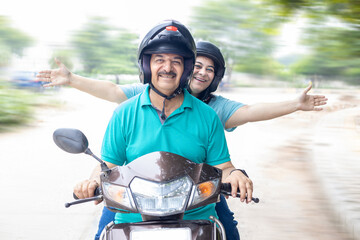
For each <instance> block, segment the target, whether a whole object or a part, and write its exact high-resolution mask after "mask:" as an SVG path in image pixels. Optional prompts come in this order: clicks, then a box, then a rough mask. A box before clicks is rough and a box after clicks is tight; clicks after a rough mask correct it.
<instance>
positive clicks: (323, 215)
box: [0, 0, 360, 239]
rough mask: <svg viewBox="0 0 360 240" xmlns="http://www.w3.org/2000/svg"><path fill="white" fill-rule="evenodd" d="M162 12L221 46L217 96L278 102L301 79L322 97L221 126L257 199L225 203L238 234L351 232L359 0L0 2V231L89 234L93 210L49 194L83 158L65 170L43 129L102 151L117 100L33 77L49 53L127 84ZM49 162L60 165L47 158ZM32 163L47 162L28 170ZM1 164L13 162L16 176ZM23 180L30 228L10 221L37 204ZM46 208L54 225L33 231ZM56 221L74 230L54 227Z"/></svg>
mask: <svg viewBox="0 0 360 240" xmlns="http://www.w3.org/2000/svg"><path fill="white" fill-rule="evenodd" d="M164 19H176V20H179V21H181V22H182V23H184V24H185V25H186V26H188V27H189V29H190V30H191V32H192V33H193V35H194V38H195V39H196V40H208V41H211V42H213V43H215V44H216V45H217V46H218V47H219V48H220V49H221V50H222V52H223V54H224V55H225V60H226V65H227V72H226V76H225V78H224V79H223V81H222V83H221V85H220V88H219V89H218V93H219V94H221V95H223V96H225V97H228V98H230V99H232V100H236V101H240V102H244V103H248V104H251V103H257V102H274V101H281V100H289V99H293V98H295V97H296V96H298V95H299V94H300V93H301V91H302V88H304V87H305V86H306V85H307V84H308V83H309V82H310V81H312V83H313V88H314V89H313V90H312V91H311V92H310V93H312V94H322V95H326V97H328V99H329V101H328V104H327V105H326V106H325V107H324V110H323V111H321V112H316V113H315V112H307V113H304V112H296V113H293V114H291V115H288V116H285V117H282V118H279V119H275V120H272V121H268V122H263V123H251V124H246V125H245V126H241V127H239V128H238V129H237V130H236V131H235V132H234V133H230V134H229V133H227V139H228V144H229V148H230V153H231V154H232V159H234V162H235V163H236V164H237V165H238V166H239V167H240V166H241V168H246V169H249V171H250V172H252V174H250V176H251V177H252V176H253V177H252V178H253V181H254V183H255V186H256V187H257V188H256V189H258V190H256V192H257V193H258V195H259V197H260V198H261V199H264V200H263V201H262V202H261V203H260V204H258V205H256V206H255V205H251V206H241V207H240V208H239V207H238V204H237V202H234V201H232V200H230V202H231V208H232V209H233V210H234V211H235V213H236V217H237V219H238V220H239V230H240V233H241V235H242V236H243V237H242V239H288V238H290V237H293V238H295V239H297V238H301V239H360V200H359V199H360V185H359V183H360V177H359V176H358V173H359V172H360V163H359V159H360V156H359V155H360V130H359V129H360V127H359V125H360V111H359V103H360V97H359V96H360V94H359V93H360V41H359V40H358V39H360V31H359V30H360V2H359V1H336V0H325V1H316V0H315V1H308V0H299V1H284V0H267V1H265V0H257V1H242V0H221V1H220V0H191V1H190V0H183V1H181V3H180V2H175V1H168V0H152V1H140V0H133V1H126V2H122V1H111V0H103V1H101V2H99V1H92V0H88V1H85V0H79V1H70V0H63V1H61V2H58V1H44V0H33V1H20V0H13V1H8V2H7V3H6V4H2V6H1V8H0V159H1V162H2V164H5V165H6V166H7V167H8V168H5V167H3V168H2V170H0V173H1V174H0V180H1V182H2V183H6V184H5V186H6V190H8V194H12V195H13V197H12V198H11V199H12V200H11V201H9V200H6V199H4V198H2V200H0V204H1V206H0V238H3V237H8V238H10V239H35V238H36V237H37V239H39V238H40V239H42V238H44V239H48V235H47V232H46V233H43V234H40V235H39V232H42V231H44V229H47V231H50V230H52V231H54V229H56V230H55V232H56V235H57V237H58V238H56V237H53V238H52V239H89V238H91V237H89V236H92V233H93V232H94V229H95V228H96V220H97V217H98V211H99V209H100V208H99V207H97V208H96V207H93V206H92V205H88V206H87V207H85V209H86V210H84V209H83V208H81V207H80V208H78V209H81V210H70V211H69V210H65V209H63V208H62V207H61V208H60V207H58V204H62V202H65V201H66V200H69V199H70V197H71V194H70V193H71V191H72V190H71V189H72V186H73V185H74V183H76V181H78V180H79V179H80V178H79V176H82V177H86V176H87V174H88V173H89V171H90V169H91V168H92V166H93V165H92V164H88V166H87V167H84V165H87V164H85V163H86V160H80V161H78V160H74V162H76V166H78V167H79V168H84V170H83V172H82V173H79V172H78V171H75V170H74V169H71V170H68V169H67V168H66V167H67V166H69V162H68V161H66V163H65V162H64V161H62V160H60V159H63V158H72V157H73V156H69V155H67V154H65V153H61V152H60V151H59V150H57V149H56V147H55V146H54V144H53V143H52V140H51V134H52V131H53V130H55V129H56V128H57V127H66V126H68V127H79V128H81V129H84V130H86V133H88V134H87V135H90V136H92V137H93V139H96V140H95V141H94V144H95V149H96V152H100V144H101V137H102V134H103V132H104V130H105V127H106V123H107V120H108V119H109V117H110V116H111V113H112V110H113V109H114V108H115V107H116V105H114V104H112V103H107V102H104V101H101V100H97V99H94V98H92V97H89V96H87V95H85V94H83V93H80V92H77V91H76V90H74V89H70V88H68V87H61V88H60V87H51V88H43V87H42V84H43V83H41V82H37V81H36V80H35V76H36V73H37V72H38V71H40V70H44V69H51V68H56V67H57V66H56V65H55V63H54V58H55V57H57V58H59V59H60V60H61V61H62V62H63V63H64V64H65V65H66V66H67V67H68V68H69V69H70V70H72V71H73V72H74V73H76V74H80V75H83V76H87V77H91V78H95V79H103V80H110V81H114V82H116V83H118V84H126V83H132V82H138V81H139V80H138V69H137V62H136V55H137V47H138V44H139V42H140V40H141V38H142V37H143V35H145V34H146V32H147V31H148V30H149V29H150V28H151V27H152V26H154V25H155V24H157V23H158V22H160V21H162V20H164ZM94 113H96V114H94ZM94 115H96V116H94ZM90 142H91V140H90ZM19 147H20V149H21V150H16V149H18V148H19ZM14 149H15V150H14ZM55 153H56V155H57V156H56V157H54V156H53V155H55ZM29 156H31V159H28V157H29ZM77 157H78V156H77ZM25 159H26V160H25ZM35 159H36V161H37V162H38V164H35V161H34V160H35ZM49 159H53V161H55V160H54V159H58V161H59V162H61V161H62V162H61V164H60V163H57V165H56V168H55V169H54V168H53V166H51V164H52V163H51V162H49V161H50V160H49ZM237 159H238V160H237ZM84 161H85V162H84ZM40 162H41V164H40ZM89 162H91V161H89ZM39 164H40V165H41V166H42V165H46V166H47V167H49V168H50V169H51V171H50V172H49V173H44V172H42V176H43V177H39V176H38V175H37V173H40V170H39V169H38V168H39V166H40V165H39ZM49 164H50V165H49ZM93 164H95V163H93ZM48 165H49V166H48ZM9 168H10V169H13V170H15V168H16V171H15V172H17V171H18V173H19V176H20V177H19V178H18V179H19V180H14V179H13V176H12V175H10V173H11V172H10V171H9ZM19 169H21V170H19ZM54 171H56V172H57V173H56V174H54ZM69 171H70V172H69ZM71 171H74V172H73V173H71ZM64 172H66V176H65V177H64ZM58 175H61V177H60V178H59V177H56V176H58ZM45 176H46V177H48V178H49V179H46V178H45ZM70 176H71V177H70ZM10 179H11V181H10ZM51 181H52V182H55V185H56V186H58V189H54V187H53V186H52V185H51V184H50V183H51ZM24 182H26V183H27V184H28V186H27V187H25V188H26V189H29V188H31V187H32V186H34V185H36V186H37V187H38V188H37V190H38V191H30V190H28V191H26V193H27V194H28V197H29V198H33V200H36V199H37V198H38V197H39V196H41V198H42V199H43V200H41V201H38V200H37V201H34V202H32V204H36V205H37V208H34V209H35V210H33V211H32V212H30V213H28V215H25V216H26V217H33V216H34V215H36V216H37V218H36V220H35V221H32V225H31V227H30V226H29V227H27V228H26V231H17V229H18V227H19V226H18V222H19V221H20V222H21V220H25V221H29V219H28V218H26V217H25V218H23V217H24V212H27V211H29V209H31V208H32V207H34V206H32V205H27V204H29V202H28V201H26V204H25V203H24V202H23V201H22V200H21V197H16V196H17V194H18V190H19V189H20V190H24ZM45 183H46V184H45ZM44 184H45V185H44ZM68 193H69V194H68ZM65 194H68V195H66V196H65ZM30 202H31V201H30ZM40 203H41V204H40ZM54 203H56V206H54ZM20 206H22V207H20ZM46 209H49V210H48V211H47V210H46ZM50 209H51V210H50ZM54 209H55V210H54ZM90 209H91V210H90ZM66 211H67V212H66ZM71 211H73V212H71ZM84 212H88V213H87V214H85V213H84ZM59 216H61V217H62V218H61V217H60V218H59ZM69 216H71V217H69ZM57 217H58V218H59V219H60V220H58V221H57V222H56V223H55V225H56V227H55V225H51V226H48V225H45V228H44V224H47V223H48V219H53V218H57ZM69 218H71V219H73V221H75V222H72V221H70V220H69ZM85 219H86V220H85ZM89 219H95V220H89ZM79 222H82V223H84V224H82V225H81V226H79ZM85 223H86V224H85ZM62 224H65V225H62ZM75 225H76V227H75ZM38 226H43V227H42V228H40V227H38ZM89 226H90V227H89ZM66 229H71V231H70V232H67V234H66V235H61V234H60V232H63V231H66ZM35 236H36V237H35Z"/></svg>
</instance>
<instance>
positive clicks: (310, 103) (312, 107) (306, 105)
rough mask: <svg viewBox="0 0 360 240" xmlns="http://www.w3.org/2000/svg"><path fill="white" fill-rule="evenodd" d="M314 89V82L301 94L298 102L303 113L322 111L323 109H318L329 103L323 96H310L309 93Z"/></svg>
mask: <svg viewBox="0 0 360 240" xmlns="http://www.w3.org/2000/svg"><path fill="white" fill-rule="evenodd" d="M311 88H312V82H310V83H309V86H307V88H306V89H305V90H304V91H303V92H302V93H301V95H300V96H299V98H298V100H299V103H298V110H303V111H321V110H323V108H321V107H317V106H321V105H325V104H326V103H327V100H328V99H327V98H326V97H325V96H323V95H308V92H309V91H310V89H311Z"/></svg>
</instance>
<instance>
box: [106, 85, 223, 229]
mask: <svg viewBox="0 0 360 240" xmlns="http://www.w3.org/2000/svg"><path fill="white" fill-rule="evenodd" d="M156 151H166V152H171V153H175V154H178V155H180V156H183V157H185V158H187V159H189V160H191V161H194V162H196V163H204V162H205V163H207V164H209V165H218V164H221V163H225V162H228V161H230V156H229V151H228V148H227V144H226V140H225V135H224V131H223V127H222V124H221V122H220V120H219V118H218V117H217V115H216V113H215V112H214V110H213V109H212V108H211V107H209V106H207V105H206V104H204V103H203V102H201V101H200V100H198V99H196V98H195V97H193V96H191V95H190V94H189V93H188V92H187V91H186V90H184V101H183V103H182V105H181V106H180V107H179V108H178V109H176V110H175V111H174V112H173V113H172V114H171V115H170V116H168V117H167V119H166V120H165V122H164V123H163V124H162V123H161V121H160V118H159V116H158V113H157V112H156V109H154V107H153V106H152V105H151V101H150V97H149V87H147V88H146V89H145V91H144V92H142V93H140V94H139V95H137V96H135V97H133V98H131V99H129V100H128V101H126V102H123V103H122V104H120V105H119V106H118V107H117V108H116V110H115V111H114V114H113V116H112V118H111V119H110V122H109V124H108V127H107V129H106V132H105V136H104V139H103V144H102V149H101V155H102V159H103V160H105V161H107V162H111V163H113V164H116V165H126V164H128V163H130V162H131V161H133V160H135V159H136V158H138V157H140V156H143V155H145V154H148V153H151V152H156ZM210 215H214V216H216V213H215V204H211V205H208V206H206V207H202V208H198V209H195V210H191V211H189V212H186V213H185V216H184V219H208V216H210ZM115 221H116V222H117V223H119V222H137V221H141V217H140V215H139V214H122V213H117V214H116V217H115Z"/></svg>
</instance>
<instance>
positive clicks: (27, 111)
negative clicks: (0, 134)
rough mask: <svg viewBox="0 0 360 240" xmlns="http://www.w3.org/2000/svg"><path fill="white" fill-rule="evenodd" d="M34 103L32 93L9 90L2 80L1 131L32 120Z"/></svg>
mask: <svg viewBox="0 0 360 240" xmlns="http://www.w3.org/2000/svg"><path fill="white" fill-rule="evenodd" d="M34 101H35V95H34V94H32V93H31V92H28V91H25V90H18V89H12V88H9V86H7V85H6V84H5V83H4V82H3V81H1V80H0V131H3V130H4V129H5V128H7V127H8V126H15V125H19V124H24V123H26V122H28V121H29V120H31V119H32V114H33V107H32V106H33V104H34Z"/></svg>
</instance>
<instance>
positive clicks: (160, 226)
mask: <svg viewBox="0 0 360 240" xmlns="http://www.w3.org/2000/svg"><path fill="white" fill-rule="evenodd" d="M180 236H183V237H181V238H180ZM144 237H145V238H144ZM177 237H178V238H177ZM100 239H101V240H120V239H121V240H137V239H156V240H163V239H167V240H168V239H182V240H215V239H216V227H215V223H214V222H211V221H208V220H181V221H162V222H159V221H147V222H138V223H121V224H113V223H112V224H109V225H108V226H107V227H105V229H104V230H103V233H102V234H101V237H100Z"/></svg>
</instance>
